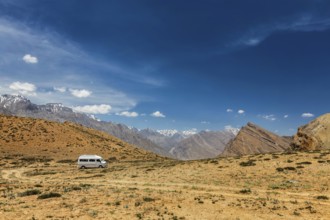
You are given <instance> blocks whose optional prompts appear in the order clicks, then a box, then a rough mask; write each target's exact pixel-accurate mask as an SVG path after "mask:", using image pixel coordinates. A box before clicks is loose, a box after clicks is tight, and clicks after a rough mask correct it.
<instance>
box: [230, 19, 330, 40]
mask: <svg viewBox="0 0 330 220" xmlns="http://www.w3.org/2000/svg"><path fill="white" fill-rule="evenodd" d="M328 29H330V19H329V18H327V17H325V16H320V15H319V14H313V13H309V14H308V13H305V14H304V15H299V16H297V15H293V16H291V17H287V18H285V19H281V20H273V21H270V22H268V23H262V24H259V25H258V26H253V27H251V28H250V29H247V30H243V31H244V33H240V35H239V36H238V40H237V41H236V42H233V43H232V44H231V45H233V46H242V45H243V46H257V45H259V44H260V43H261V42H262V41H264V40H265V39H267V38H268V37H269V36H271V35H272V34H273V33H275V32H278V31H304V32H309V31H324V30H328Z"/></svg>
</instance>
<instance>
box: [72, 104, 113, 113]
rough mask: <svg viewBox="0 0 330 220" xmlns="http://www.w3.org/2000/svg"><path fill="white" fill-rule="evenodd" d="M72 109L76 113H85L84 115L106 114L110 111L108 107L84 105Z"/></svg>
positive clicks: (103, 105)
mask: <svg viewBox="0 0 330 220" xmlns="http://www.w3.org/2000/svg"><path fill="white" fill-rule="evenodd" d="M72 109H73V110H74V111H76V112H81V113H86V114H107V113H109V112H110V110H111V106H110V105H106V104H101V105H85V106H75V107H72Z"/></svg>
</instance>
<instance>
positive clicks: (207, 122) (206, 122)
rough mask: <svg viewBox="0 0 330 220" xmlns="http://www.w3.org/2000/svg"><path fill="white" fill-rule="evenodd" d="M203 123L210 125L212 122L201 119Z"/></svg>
mask: <svg viewBox="0 0 330 220" xmlns="http://www.w3.org/2000/svg"><path fill="white" fill-rule="evenodd" d="M201 124H207V125H209V124H211V123H210V122H209V121H201Z"/></svg>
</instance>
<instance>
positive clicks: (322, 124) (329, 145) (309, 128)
mask: <svg viewBox="0 0 330 220" xmlns="http://www.w3.org/2000/svg"><path fill="white" fill-rule="evenodd" d="M292 146H293V148H294V149H298V150H322V149H330V113H327V114H324V115H322V116H320V117H318V118H317V119H315V120H313V121H312V122H310V123H309V124H307V125H304V126H302V127H300V128H298V132H297V134H296V135H295V136H294V137H293V144H292Z"/></svg>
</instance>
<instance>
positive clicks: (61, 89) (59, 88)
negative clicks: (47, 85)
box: [54, 87, 66, 93]
mask: <svg viewBox="0 0 330 220" xmlns="http://www.w3.org/2000/svg"><path fill="white" fill-rule="evenodd" d="M54 90H55V91H58V92H61V93H64V92H66V88H65V87H54Z"/></svg>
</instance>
